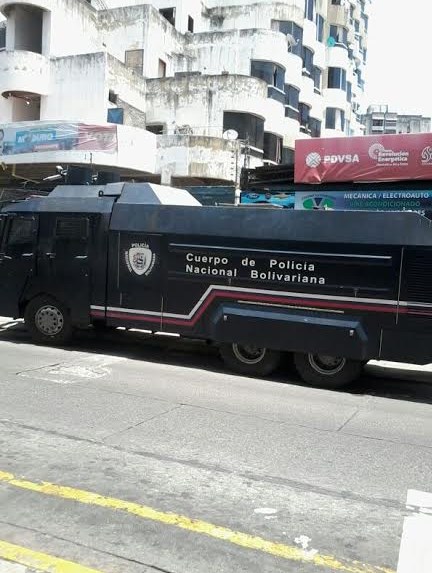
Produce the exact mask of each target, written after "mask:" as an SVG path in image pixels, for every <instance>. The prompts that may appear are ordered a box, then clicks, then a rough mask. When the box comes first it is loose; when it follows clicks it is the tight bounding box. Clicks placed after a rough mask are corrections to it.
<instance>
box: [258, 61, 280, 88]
mask: <svg viewBox="0 0 432 573" xmlns="http://www.w3.org/2000/svg"><path fill="white" fill-rule="evenodd" d="M251 76H253V77H254V78H259V79H260V80H264V81H265V82H266V83H267V85H268V86H273V87H275V88H278V89H279V90H282V91H283V89H284V83H285V70H284V69H283V68H282V67H281V66H278V65H277V64H274V63H273V62H261V61H257V60H252V61H251Z"/></svg>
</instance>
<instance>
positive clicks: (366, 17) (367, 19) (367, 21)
mask: <svg viewBox="0 0 432 573" xmlns="http://www.w3.org/2000/svg"><path fill="white" fill-rule="evenodd" d="M362 18H363V22H364V27H365V31H366V32H367V31H368V28H369V17H368V16H366V14H362Z"/></svg>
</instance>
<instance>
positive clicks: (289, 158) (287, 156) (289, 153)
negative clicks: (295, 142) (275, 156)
mask: <svg viewBox="0 0 432 573" xmlns="http://www.w3.org/2000/svg"><path fill="white" fill-rule="evenodd" d="M282 163H283V164H284V165H294V149H290V148H289V147H282Z"/></svg>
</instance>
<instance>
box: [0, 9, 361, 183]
mask: <svg viewBox="0 0 432 573" xmlns="http://www.w3.org/2000/svg"><path fill="white" fill-rule="evenodd" d="M370 2H371V0H273V1H268V0H267V1H265V2H264V1H257V0H204V1H203V0H154V1H153V2H152V4H143V2H142V0H128V1H127V0H124V1H122V0H90V1H86V0H0V11H1V12H2V14H3V15H4V17H5V18H6V20H5V31H4V32H3V34H1V33H0V42H1V41H2V37H3V42H4V48H3V50H1V51H0V94H1V96H0V123H2V124H4V123H8V122H22V121H39V120H47V121H48V120H49V121H51V120H55V121H68V122H70V121H81V122H87V123H92V124H95V123H97V124H100V123H103V122H106V121H107V120H108V121H110V122H115V123H119V124H125V125H132V126H134V127H135V128H141V129H145V128H146V129H147V130H149V131H151V132H153V133H154V134H156V137H157V157H156V172H158V173H159V174H161V175H162V176H163V179H164V181H168V180H169V179H170V178H171V177H175V178H177V180H178V181H182V179H184V178H187V179H191V178H196V179H199V180H219V181H232V180H234V179H235V178H236V174H238V171H239V167H240V166H241V165H243V164H244V162H245V161H247V162H248V163H249V165H250V166H255V165H260V164H262V163H263V162H269V163H279V162H281V161H284V162H290V161H292V156H293V150H294V142H295V140H296V139H297V138H304V137H314V136H320V135H322V136H333V135H343V134H349V135H353V134H361V133H362V125H361V119H360V117H359V114H358V111H359V106H360V104H361V98H362V94H363V70H364V65H365V62H366V54H367V50H366V41H367V28H368V18H369V7H370ZM0 47H1V45H0ZM234 138H235V140H234ZM142 154H143V156H144V155H145V154H146V150H145V149H143V150H142Z"/></svg>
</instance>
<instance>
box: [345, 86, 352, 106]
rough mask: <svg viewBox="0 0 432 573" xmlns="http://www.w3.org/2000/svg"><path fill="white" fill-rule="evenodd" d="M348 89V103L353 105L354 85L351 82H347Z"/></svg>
mask: <svg viewBox="0 0 432 573" xmlns="http://www.w3.org/2000/svg"><path fill="white" fill-rule="evenodd" d="M346 86H347V89H346V93H347V102H348V103H351V102H352V83H351V82H347V85H346Z"/></svg>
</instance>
